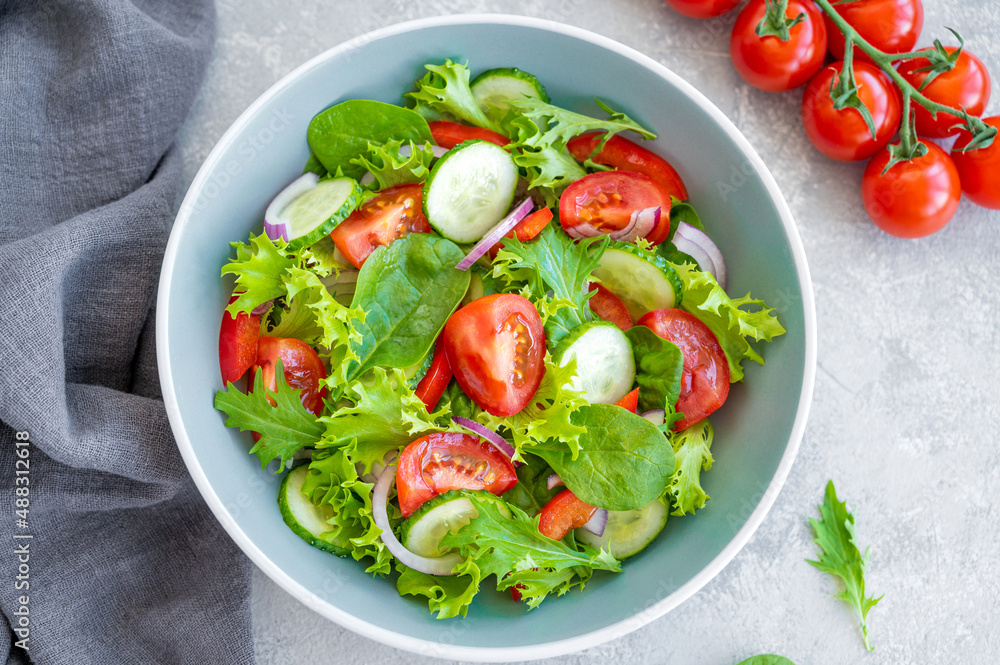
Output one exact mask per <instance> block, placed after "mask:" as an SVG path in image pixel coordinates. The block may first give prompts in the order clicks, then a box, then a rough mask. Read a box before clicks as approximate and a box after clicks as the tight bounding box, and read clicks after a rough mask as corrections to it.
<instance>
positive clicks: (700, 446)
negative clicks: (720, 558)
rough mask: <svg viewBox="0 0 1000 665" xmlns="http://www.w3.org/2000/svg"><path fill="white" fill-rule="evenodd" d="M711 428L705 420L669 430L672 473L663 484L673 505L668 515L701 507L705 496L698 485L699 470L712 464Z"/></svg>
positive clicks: (710, 466)
mask: <svg viewBox="0 0 1000 665" xmlns="http://www.w3.org/2000/svg"><path fill="white" fill-rule="evenodd" d="M713 435H714V432H713V430H712V425H711V423H709V422H708V420H707V419H706V420H702V421H701V422H699V423H696V424H694V425H692V426H691V427H688V428H687V429H684V430H681V431H680V432H671V433H670V435H669V436H670V443H671V445H672V447H673V449H674V460H675V461H674V473H673V475H672V476H671V477H670V484H669V485H668V486H667V494H668V495H669V496H670V500H671V503H672V504H673V506H674V510H673V512H672V513H671V514H672V515H685V514H687V513H692V514H694V511H695V510H697V509H699V508H703V507H704V506H705V502H706V501H707V500H708V499H709V496H708V495H707V494H705V490H703V489H702V488H701V472H702V471H703V470H704V471H708V470H709V469H711V468H712V463H713V462H714V461H715V459H714V458H713V457H712V450H711V448H712V437H713Z"/></svg>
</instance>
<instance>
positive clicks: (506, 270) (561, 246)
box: [493, 224, 609, 348]
mask: <svg viewBox="0 0 1000 665" xmlns="http://www.w3.org/2000/svg"><path fill="white" fill-rule="evenodd" d="M608 242H609V238H608V236H601V237H599V238H583V239H581V240H579V241H576V242H574V240H573V239H572V238H570V237H569V236H567V235H566V234H565V233H563V232H562V231H557V230H556V229H555V227H554V226H553V225H551V224H550V225H548V226H546V227H545V228H544V229H542V232H541V233H539V234H538V235H537V236H535V238H534V239H532V240H531V241H530V242H527V243H522V242H521V241H519V240H518V239H517V238H516V237H515V238H510V239H505V240H504V245H503V248H502V249H501V250H500V251H499V252H498V253H497V258H496V261H495V263H494V268H493V275H494V276H496V277H504V278H505V279H506V280H507V282H508V283H509V284H516V283H521V282H525V283H527V284H528V286H529V289H530V295H529V298H530V299H531V300H532V301H533V302H535V303H536V306H538V305H539V303H541V302H542V301H544V300H545V299H546V298H547V296H546V293H547V292H548V291H550V290H551V291H552V298H550V299H549V305H551V301H553V300H554V301H555V302H563V303H564V304H567V305H572V306H562V307H555V308H553V307H551V306H547V307H546V309H547V312H546V313H547V315H548V317H547V320H546V322H545V338H546V343H547V344H548V346H549V348H551V347H552V346H553V345H554V344H555V343H556V342H558V341H559V340H560V339H562V338H563V337H565V336H566V334H567V333H569V331H570V330H572V329H573V328H576V327H577V326H579V325H580V324H582V323H584V322H585V321H589V320H591V319H592V318H593V317H592V316H591V314H590V308H589V307H587V306H586V305H587V300H588V299H589V298H590V295H591V293H590V291H589V289H588V287H587V282H588V279H589V278H590V274H591V273H592V272H593V271H594V269H595V268H596V267H597V266H598V265H599V264H600V262H601V257H602V256H603V255H604V250H605V249H606V248H607V246H608Z"/></svg>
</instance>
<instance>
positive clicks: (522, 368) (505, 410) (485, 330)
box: [442, 293, 545, 417]
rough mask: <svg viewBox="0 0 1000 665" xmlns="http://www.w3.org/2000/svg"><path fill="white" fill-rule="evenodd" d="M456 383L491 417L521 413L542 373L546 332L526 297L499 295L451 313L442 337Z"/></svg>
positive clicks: (537, 384) (478, 300)
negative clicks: (491, 415) (490, 414)
mask: <svg viewBox="0 0 1000 665" xmlns="http://www.w3.org/2000/svg"><path fill="white" fill-rule="evenodd" d="M442 341H443V343H444V349H445V353H447V354H448V362H449V363H450V364H451V369H452V371H453V372H454V373H455V379H456V380H457V381H458V385H459V386H461V387H462V390H463V391H465V394H466V395H468V396H469V397H471V398H472V401H474V402H475V403H476V404H478V405H479V406H481V407H482V408H484V409H486V410H487V411H488V412H490V413H492V414H493V415H495V416H501V417H502V416H510V415H513V414H515V413H517V412H518V411H520V410H521V409H523V408H524V407H525V406H526V405H527V404H528V402H529V401H531V398H532V397H533V396H534V394H535V391H536V390H538V386H539V384H540V383H541V382H542V375H543V374H544V372H545V366H544V364H543V359H544V356H545V331H544V330H543V329H542V320H541V318H540V317H539V316H538V310H536V309H535V306H534V305H532V304H531V301H530V300H528V299H527V298H525V297H524V296H519V295H516V294H513V293H498V294H495V295H490V296H484V297H482V298H478V299H476V300H473V301H472V302H471V303H469V304H468V305H466V306H465V307H463V308H461V309H459V310H458V311H457V312H455V313H454V314H452V315H451V318H449V319H448V322H447V323H445V325H444V332H443V333H442Z"/></svg>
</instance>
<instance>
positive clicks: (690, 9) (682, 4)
mask: <svg viewBox="0 0 1000 665" xmlns="http://www.w3.org/2000/svg"><path fill="white" fill-rule="evenodd" d="M666 3H667V4H668V5H669V6H670V8H671V9H673V10H674V11H675V12H678V13H680V14H684V16H690V17H691V18H712V17H714V16H722V15H723V14H725V13H726V12H728V11H729V10H730V9H732V8H733V7H735V6H736V5H738V4H740V0H666Z"/></svg>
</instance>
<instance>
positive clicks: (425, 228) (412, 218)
mask: <svg viewBox="0 0 1000 665" xmlns="http://www.w3.org/2000/svg"><path fill="white" fill-rule="evenodd" d="M423 188H424V186H423V185H421V184H420V183H409V184H406V185H396V186H395V187H387V188H386V189H383V190H382V191H381V192H379V194H378V196H376V197H375V198H373V199H370V200H368V201H366V202H365V203H364V204H362V205H361V207H359V208H358V209H357V210H355V211H354V212H352V213H351V216H350V217H348V218H347V219H345V220H344V221H343V222H341V223H340V224H339V225H338V226H337V228H335V229H334V230H333V232H332V233H330V237H331V238H332V239H333V242H334V243H336V245H337V249H339V250H340V253H341V254H343V255H344V256H345V257H346V258H347V260H348V261H350V262H351V264H352V265H353V266H354V267H355V268H360V267H361V266H362V265H363V264H364V262H365V260H367V259H368V257H369V256H370V255H371V253H372V252H374V251H375V249H376V248H377V247H385V246H388V245H389V244H391V243H392V241H393V240H398V239H399V238H402V237H403V236H405V235H406V234H407V233H430V231H431V227H430V224H428V223H427V218H425V217H424V212H423V209H422V208H421V200H422V196H423Z"/></svg>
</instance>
